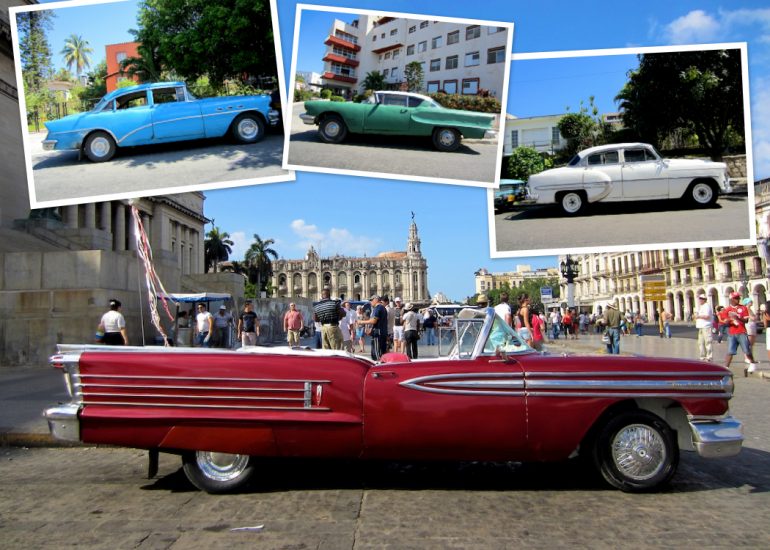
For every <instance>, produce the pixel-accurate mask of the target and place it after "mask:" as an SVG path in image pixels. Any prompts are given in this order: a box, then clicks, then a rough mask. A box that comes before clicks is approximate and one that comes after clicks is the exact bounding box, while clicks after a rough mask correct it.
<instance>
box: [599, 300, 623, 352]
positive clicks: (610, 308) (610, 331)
mask: <svg viewBox="0 0 770 550" xmlns="http://www.w3.org/2000/svg"><path fill="white" fill-rule="evenodd" d="M621 319H622V316H621V315H620V312H619V311H618V310H617V308H616V307H615V304H614V303H612V302H608V303H607V307H606V308H604V315H603V316H602V318H601V319H600V320H599V321H598V322H600V323H602V324H603V325H604V326H605V327H606V332H607V337H608V339H609V341H608V342H607V353H611V354H614V355H618V354H619V353H620V321H621Z"/></svg>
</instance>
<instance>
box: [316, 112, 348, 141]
mask: <svg viewBox="0 0 770 550" xmlns="http://www.w3.org/2000/svg"><path fill="white" fill-rule="evenodd" d="M318 135H319V136H320V137H321V140H322V141H325V142H326V143H339V142H341V141H342V140H344V139H345V137H346V136H347V135H348V127H347V126H346V125H345V121H344V120H342V118H340V117H338V116H337V115H327V116H325V117H324V118H323V120H321V123H320V124H319V125H318Z"/></svg>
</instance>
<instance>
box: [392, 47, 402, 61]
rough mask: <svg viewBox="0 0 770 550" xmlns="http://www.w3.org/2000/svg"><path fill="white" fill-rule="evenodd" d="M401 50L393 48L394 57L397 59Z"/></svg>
mask: <svg viewBox="0 0 770 550" xmlns="http://www.w3.org/2000/svg"><path fill="white" fill-rule="evenodd" d="M400 51H401V50H400V49H398V50H393V59H395V58H397V57H398V53H399V52H400Z"/></svg>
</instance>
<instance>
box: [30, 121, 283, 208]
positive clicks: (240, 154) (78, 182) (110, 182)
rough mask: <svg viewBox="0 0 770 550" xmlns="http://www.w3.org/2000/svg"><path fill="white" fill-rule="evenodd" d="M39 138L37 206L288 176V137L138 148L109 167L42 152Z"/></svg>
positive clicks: (73, 154)
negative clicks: (285, 166) (285, 160)
mask: <svg viewBox="0 0 770 550" xmlns="http://www.w3.org/2000/svg"><path fill="white" fill-rule="evenodd" d="M40 139H42V138H41V137H40V135H36V136H34V140H35V141H34V143H33V144H32V145H31V148H32V170H33V179H34V186H35V195H36V198H37V201H38V202H47V201H60V200H66V199H81V198H82V199H84V200H85V199H87V198H89V197H95V196H100V195H108V194H115V193H131V192H136V191H142V192H146V194H148V195H151V194H153V191H154V190H156V189H167V188H174V187H180V188H182V187H190V186H197V185H203V184H207V183H218V182H229V181H238V180H247V179H254V178H263V177H272V176H283V175H286V174H287V171H286V170H282V169H281V160H282V155H283V136H282V135H276V134H270V135H267V136H266V137H265V139H263V140H262V141H261V142H259V143H256V144H251V145H243V144H235V143H232V142H230V141H229V140H224V139H216V140H200V141H192V142H180V143H170V144H164V145H155V146H147V147H133V148H130V149H126V150H124V151H118V154H117V155H116V156H115V157H114V158H113V159H112V160H111V161H109V162H105V163H99V164H95V163H92V162H89V161H88V160H85V159H83V160H80V161H79V160H78V154H77V152H75V151H43V150H42V148H41V147H40V146H39V144H38V143H37V142H38V141H39V140H40Z"/></svg>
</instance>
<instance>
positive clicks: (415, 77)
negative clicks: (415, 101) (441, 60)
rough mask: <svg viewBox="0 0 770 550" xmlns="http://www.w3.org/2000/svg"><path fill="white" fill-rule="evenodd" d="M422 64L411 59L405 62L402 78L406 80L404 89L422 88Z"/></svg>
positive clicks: (411, 90)
mask: <svg viewBox="0 0 770 550" xmlns="http://www.w3.org/2000/svg"><path fill="white" fill-rule="evenodd" d="M424 76H425V75H424V74H423V71H422V65H420V63H419V62H417V61H411V62H409V63H407V64H406V68H405V69H404V80H406V90H407V91H408V92H419V91H420V90H422V89H423V86H422V81H423V78H424Z"/></svg>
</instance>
